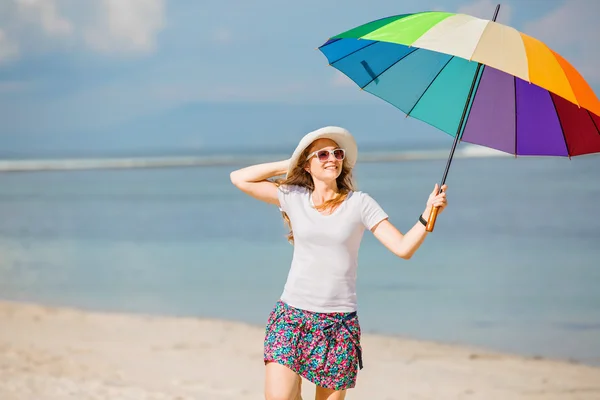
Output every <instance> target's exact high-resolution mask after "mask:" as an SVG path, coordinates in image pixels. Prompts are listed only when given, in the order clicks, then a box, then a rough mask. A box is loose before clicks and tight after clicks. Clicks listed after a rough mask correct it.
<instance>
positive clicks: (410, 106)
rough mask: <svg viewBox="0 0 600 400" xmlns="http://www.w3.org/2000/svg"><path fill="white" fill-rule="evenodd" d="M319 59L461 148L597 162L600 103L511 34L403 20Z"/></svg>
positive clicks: (549, 57) (556, 61) (441, 17)
mask: <svg viewBox="0 0 600 400" xmlns="http://www.w3.org/2000/svg"><path fill="white" fill-rule="evenodd" d="M497 11H498V8H497V10H496V12H497ZM494 19H495V18H494ZM557 29H559V28H557ZM319 50H320V51H321V52H322V53H323V54H324V55H325V56H326V57H327V60H328V61H329V64H330V65H331V66H333V67H334V68H336V69H338V70H339V71H341V72H342V73H343V74H345V75H346V76H348V77H349V78H350V79H351V80H353V81H354V82H355V83H356V84H357V85H358V86H359V87H360V88H361V89H363V90H365V91H367V92H369V93H372V94H373V95H375V96H378V97H380V98H381V99H383V100H385V101H387V102H389V103H390V104H392V105H394V106H395V107H397V108H398V109H400V110H402V111H403V112H404V113H405V114H407V116H411V117H414V118H417V119H420V120H422V121H424V122H426V123H428V124H430V125H433V126H434V127H436V128H438V129H440V130H442V131H444V132H446V133H448V134H449V135H452V136H455V138H458V139H459V140H461V141H465V142H469V143H474V144H479V145H483V146H486V147H490V148H494V149H497V150H501V151H504V152H507V153H511V154H515V155H527V156H569V157H571V156H578V155H582V154H589V153H596V152H600V101H598V98H597V97H596V95H595V94H594V92H593V90H592V89H591V88H590V86H589V84H588V83H587V82H586V81H585V80H584V78H583V77H582V76H581V74H580V73H579V72H577V70H576V69H575V68H574V67H573V66H572V65H571V64H569V62H567V61H566V60H565V59H564V58H563V57H561V56H560V55H559V54H557V53H556V52H555V51H553V50H551V49H550V48H549V47H548V46H546V45H545V44H544V43H542V42H541V41H539V40H537V39H535V38H533V37H531V36H528V35H526V34H524V33H521V32H519V31H517V30H515V29H514V28H512V27H510V26H506V25H502V24H499V23H497V22H494V21H490V20H485V19H480V18H476V17H473V16H469V15H465V14H453V13H448V12H422V13H416V14H403V15H396V16H392V17H387V18H383V19H380V20H376V21H373V22H369V23H367V24H364V25H361V26H358V27H356V28H354V29H351V30H348V31H346V32H343V33H341V34H339V35H337V36H334V37H332V38H331V39H329V40H328V41H327V42H326V43H325V44H323V45H322V46H321V47H319ZM453 149H454V148H453ZM446 172H447V171H446ZM443 180H445V174H444V179H443ZM442 184H443V182H442Z"/></svg>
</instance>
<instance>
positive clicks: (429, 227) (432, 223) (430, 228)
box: [425, 4, 500, 232]
mask: <svg viewBox="0 0 600 400" xmlns="http://www.w3.org/2000/svg"><path fill="white" fill-rule="evenodd" d="M499 11H500V4H498V5H497V6H496V11H495V12H494V18H493V19H492V21H496V18H497V17H498V12H499ZM481 67H482V64H481V63H478V64H477V69H476V70H475V76H474V77H473V82H471V88H470V89H469V94H468V96H467V101H466V102H465V108H464V109H463V113H462V116H461V117H460V123H459V124H458V129H457V130H456V135H454V141H453V142H452V148H451V149H450V155H449V156H448V162H447V163H446V169H445V170H444V175H442V181H441V183H440V188H441V187H442V186H444V183H446V177H447V176H448V171H449V170H450V164H451V163H452V157H454V151H455V150H456V145H458V141H459V140H460V136H461V133H462V130H463V125H464V124H465V117H466V116H467V110H468V109H469V104H470V103H471V97H472V96H473V91H474V90H475V84H476V83H477V78H478V77H479V71H480V70H481ZM440 190H441V189H440ZM438 211H439V208H438V207H433V209H432V210H431V214H430V215H429V218H428V220H427V226H426V227H425V230H426V231H427V232H433V228H434V227H435V220H436V219H437V215H438Z"/></svg>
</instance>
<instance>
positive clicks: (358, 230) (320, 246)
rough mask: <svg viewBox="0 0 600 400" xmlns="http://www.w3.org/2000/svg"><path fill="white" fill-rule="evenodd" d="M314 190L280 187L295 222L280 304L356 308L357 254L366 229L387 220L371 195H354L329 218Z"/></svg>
mask: <svg viewBox="0 0 600 400" xmlns="http://www.w3.org/2000/svg"><path fill="white" fill-rule="evenodd" d="M311 195H312V193H311V191H310V190H309V189H306V188H304V187H300V186H280V187H279V190H278V197H279V203H280V207H281V209H282V210H283V211H285V212H286V213H287V215H288V217H289V218H290V221H291V224H292V230H293V232H294V255H293V259H292V265H291V268H290V271H289V273H288V278H287V282H286V284H285V288H284V290H283V294H282V295H281V300H282V301H284V302H285V303H287V304H289V305H290V306H292V307H296V308H300V309H302V310H308V311H313V312H328V313H329V312H352V311H356V309H357V299H356V271H357V267H358V249H359V247H360V242H361V240H362V237H363V233H364V231H365V229H369V230H370V229H371V228H372V227H373V226H375V225H376V224H377V223H379V222H381V221H382V220H384V219H386V218H388V215H387V214H386V213H385V212H384V211H383V209H382V208H381V207H380V206H379V204H377V202H376V201H375V200H373V198H372V197H371V196H369V195H368V194H366V193H363V192H350V193H349V194H348V196H347V197H346V199H345V200H344V202H343V203H342V204H341V205H340V206H338V208H337V209H336V210H335V211H334V212H333V214H330V215H323V214H321V213H320V212H319V211H318V210H316V209H315V208H314V207H313V206H312V201H311Z"/></svg>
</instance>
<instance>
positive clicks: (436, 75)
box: [406, 56, 454, 117]
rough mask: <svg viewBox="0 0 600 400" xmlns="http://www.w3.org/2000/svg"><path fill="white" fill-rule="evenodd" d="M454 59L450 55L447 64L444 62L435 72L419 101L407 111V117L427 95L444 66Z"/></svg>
mask: <svg viewBox="0 0 600 400" xmlns="http://www.w3.org/2000/svg"><path fill="white" fill-rule="evenodd" d="M453 59H454V56H452V57H450V59H449V60H448V61H446V64H444V66H443V67H442V68H441V69H440V70H439V71H438V73H437V74H435V77H434V78H433V79H432V80H431V82H429V84H428V85H427V87H426V88H425V90H423V93H421V95H420V96H419V98H418V99H417V101H416V102H415V104H413V106H412V107H411V108H410V110H409V111H408V112H407V113H406V116H407V117H408V116H409V115H410V113H411V112H413V110H414V109H415V107H416V106H417V104H419V102H420V101H421V99H422V98H423V96H425V93H427V91H428V90H429V88H430V87H431V85H433V82H435V80H436V79H437V78H438V77H439V76H440V74H441V73H442V71H443V70H444V68H446V66H448V64H450V61H452V60H453Z"/></svg>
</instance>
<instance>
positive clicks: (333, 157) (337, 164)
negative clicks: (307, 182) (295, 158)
mask: <svg viewBox="0 0 600 400" xmlns="http://www.w3.org/2000/svg"><path fill="white" fill-rule="evenodd" d="M339 149H340V148H339V147H338V145H337V143H336V142H334V141H333V140H331V139H317V140H315V141H314V142H313V143H312V144H311V145H310V147H309V154H310V155H311V156H310V159H308V160H307V161H306V166H305V169H306V171H308V173H309V174H311V175H312V177H313V179H318V180H320V181H323V182H331V181H335V180H336V179H337V178H338V176H340V174H341V173H342V165H343V163H344V153H343V151H341V152H340V151H339ZM327 150H328V151H329V152H328V153H321V155H320V156H319V154H318V153H316V152H322V151H327ZM334 150H338V151H334ZM325 157H326V158H325ZM340 158H341V159H340Z"/></svg>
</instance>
